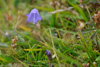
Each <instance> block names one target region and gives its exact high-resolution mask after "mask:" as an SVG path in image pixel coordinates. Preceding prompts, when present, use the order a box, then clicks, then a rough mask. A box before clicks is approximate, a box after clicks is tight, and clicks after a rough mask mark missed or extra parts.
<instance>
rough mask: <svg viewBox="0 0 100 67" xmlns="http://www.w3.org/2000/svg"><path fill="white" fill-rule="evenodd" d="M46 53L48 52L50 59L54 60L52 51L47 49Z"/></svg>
mask: <svg viewBox="0 0 100 67" xmlns="http://www.w3.org/2000/svg"><path fill="white" fill-rule="evenodd" d="M46 53H47V56H48V59H49V60H52V53H51V51H49V50H47V51H46Z"/></svg>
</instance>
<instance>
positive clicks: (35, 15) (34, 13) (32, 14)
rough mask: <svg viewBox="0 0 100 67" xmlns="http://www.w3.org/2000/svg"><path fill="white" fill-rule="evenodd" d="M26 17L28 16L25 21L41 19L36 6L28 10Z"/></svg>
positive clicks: (35, 21)
mask: <svg viewBox="0 0 100 67" xmlns="http://www.w3.org/2000/svg"><path fill="white" fill-rule="evenodd" d="M27 17H28V19H27V22H32V23H35V24H36V23H37V22H38V21H40V20H42V17H41V16H40V14H39V11H38V10H37V9H36V8H34V9H33V10H32V11H31V12H30V14H27Z"/></svg>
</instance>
